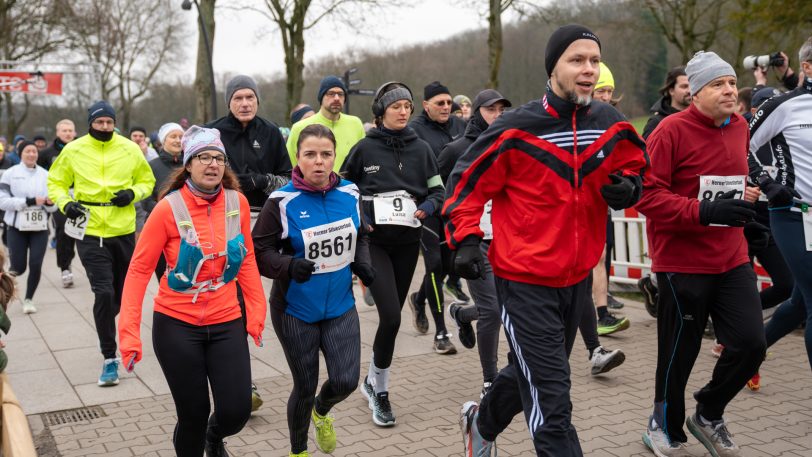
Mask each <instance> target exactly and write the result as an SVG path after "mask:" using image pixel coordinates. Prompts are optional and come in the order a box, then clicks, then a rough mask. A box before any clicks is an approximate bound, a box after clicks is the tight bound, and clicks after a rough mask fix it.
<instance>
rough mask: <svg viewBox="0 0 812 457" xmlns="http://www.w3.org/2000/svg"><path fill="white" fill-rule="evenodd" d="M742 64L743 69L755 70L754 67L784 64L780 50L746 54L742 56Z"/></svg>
mask: <svg viewBox="0 0 812 457" xmlns="http://www.w3.org/2000/svg"><path fill="white" fill-rule="evenodd" d="M743 65H744V69H745V70H755V69H756V67H761V68H767V67H780V66H781V65H784V58H783V57H781V53H780V52H776V53H773V54H769V55H763V56H747V57H745V58H744V62H743Z"/></svg>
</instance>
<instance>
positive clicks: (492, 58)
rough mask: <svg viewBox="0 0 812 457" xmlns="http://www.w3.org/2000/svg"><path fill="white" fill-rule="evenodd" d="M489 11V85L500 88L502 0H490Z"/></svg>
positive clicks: (492, 87)
mask: <svg viewBox="0 0 812 457" xmlns="http://www.w3.org/2000/svg"><path fill="white" fill-rule="evenodd" d="M489 1H490V12H489V13H488V65H489V69H490V74H489V78H488V87H489V88H491V89H498V88H499V67H500V66H501V63H502V0H489Z"/></svg>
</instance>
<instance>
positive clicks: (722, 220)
mask: <svg viewBox="0 0 812 457" xmlns="http://www.w3.org/2000/svg"><path fill="white" fill-rule="evenodd" d="M735 194H736V191H735V190H731V191H730V192H726V193H724V194H722V195H721V196H719V198H717V199H716V200H714V201H710V200H702V201H701V202H699V223H700V224H702V225H710V224H722V225H729V226H731V227H742V226H744V224H746V223H747V222H750V221H752V220H753V217H755V215H756V206H755V205H754V204H752V203H750V202H748V201H744V200H738V199H734V198H733V196H734V195H735Z"/></svg>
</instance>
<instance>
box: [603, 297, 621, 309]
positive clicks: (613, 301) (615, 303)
mask: <svg viewBox="0 0 812 457" xmlns="http://www.w3.org/2000/svg"><path fill="white" fill-rule="evenodd" d="M606 306H608V307H609V308H610V309H621V308H623V307H624V306H626V305H624V304H623V302H622V301H620V300H618V299H617V298H615V297H613V296H612V294H606Z"/></svg>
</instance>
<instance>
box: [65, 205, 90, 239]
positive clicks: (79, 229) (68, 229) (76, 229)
mask: <svg viewBox="0 0 812 457" xmlns="http://www.w3.org/2000/svg"><path fill="white" fill-rule="evenodd" d="M82 212H83V213H84V214H83V215H81V216H79V217H77V218H75V219H70V218H69V219H68V220H66V221H65V235H68V236H69V237H71V238H75V239H77V240H82V239H84V238H85V231H87V221H88V220H89V219H90V210H89V209H87V208H84V211H82Z"/></svg>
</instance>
